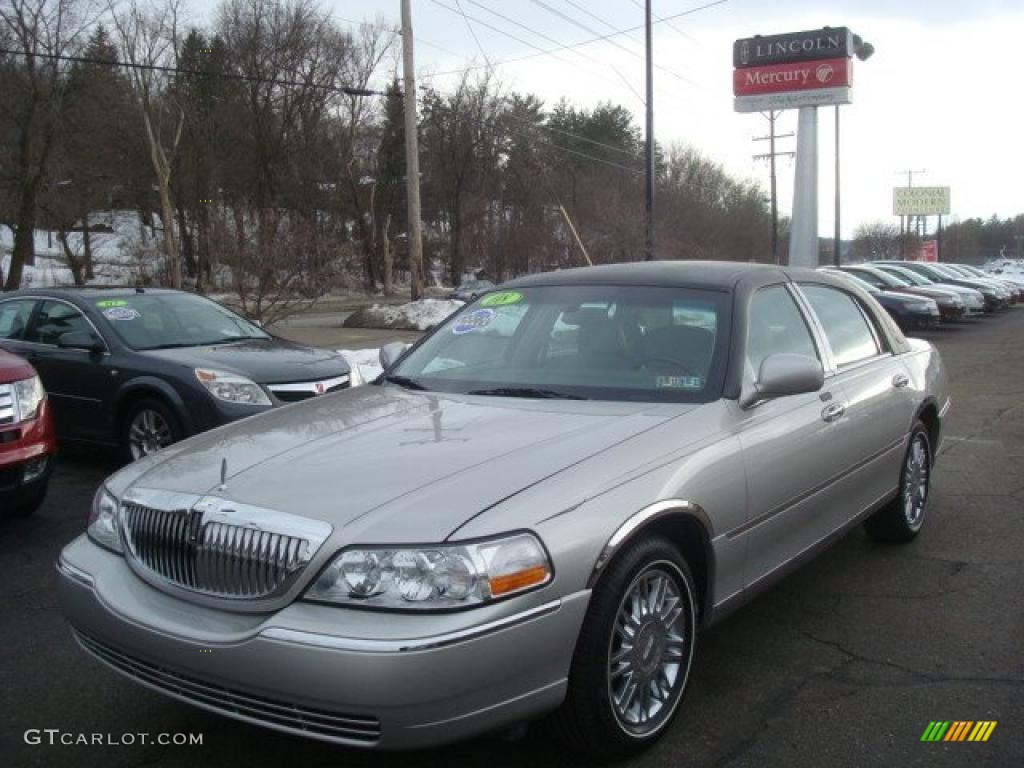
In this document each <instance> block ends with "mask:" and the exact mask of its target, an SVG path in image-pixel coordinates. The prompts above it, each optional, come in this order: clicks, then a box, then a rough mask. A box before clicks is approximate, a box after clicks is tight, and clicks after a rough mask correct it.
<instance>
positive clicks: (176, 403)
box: [113, 376, 193, 437]
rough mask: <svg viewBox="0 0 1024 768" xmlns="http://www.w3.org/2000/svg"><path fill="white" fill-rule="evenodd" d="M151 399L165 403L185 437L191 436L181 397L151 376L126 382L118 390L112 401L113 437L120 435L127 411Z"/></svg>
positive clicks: (185, 409)
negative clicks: (136, 404) (138, 403)
mask: <svg viewBox="0 0 1024 768" xmlns="http://www.w3.org/2000/svg"><path fill="white" fill-rule="evenodd" d="M146 398H153V399H156V400H160V401H162V402H164V403H166V404H167V405H168V406H169V407H170V408H171V409H172V410H173V411H174V415H175V416H176V417H177V419H178V422H179V423H180V424H181V427H182V429H183V430H184V431H185V434H186V435H190V434H192V431H193V430H192V420H191V419H190V418H189V415H188V409H187V408H186V407H185V401H184V400H182V399H181V395H179V394H178V393H177V391H175V389H174V387H172V386H171V385H170V384H168V383H167V382H166V381H164V380H162V379H158V378H155V377H152V376H142V377H139V378H137V379H132V380H131V381H129V382H127V383H126V384H125V385H124V386H122V387H121V389H119V390H118V392H117V395H116V397H115V399H114V425H113V427H114V431H115V437H117V436H118V435H119V434H120V431H121V427H122V426H123V425H124V420H125V418H126V417H127V415H128V411H129V409H130V408H131V407H132V406H133V405H134V404H135V403H137V402H139V401H140V400H145V399H146Z"/></svg>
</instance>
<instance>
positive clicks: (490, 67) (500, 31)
mask: <svg viewBox="0 0 1024 768" xmlns="http://www.w3.org/2000/svg"><path fill="white" fill-rule="evenodd" d="M431 2H432V3H434V5H437V6H439V7H441V8H444V9H445V10H446V11H449V12H451V13H456V14H458V15H459V16H462V17H463V19H465V20H467V24H468V22H469V21H470V20H472V21H474V22H476V23H477V24H480V25H481V26H483V27H486V28H487V29H490V30H492V31H494V32H497V33H498V34H499V35H504V36H505V37H507V38H509V39H511V40H515V41H516V42H517V43H522V44H523V45H525V46H527V47H529V48H533V49H534V50H535V51H537V52H538V53H537V54H535V55H537V56H540V55H547V54H549V53H550V54H551V55H553V56H555V58H557V59H558V60H559V61H563V62H565V63H566V64H569V65H570V66H575V65H574V64H573V62H571V61H569V60H567V59H565V58H563V57H561V56H558V55H557V53H558V51H557V50H554V51H546V50H545V49H543V48H541V47H540V46H539V45H535V44H533V43H531V42H529V41H527V40H523V38H521V37H518V36H516V35H513V34H512V33H511V32H508V31H506V30H503V29H501V28H500V27H496V26H494V25H493V24H490V23H488V22H486V21H484V20H483V19H480V18H478V17H476V16H470V15H469V14H467V13H465V12H463V11H462V10H461V9H455V8H452V7H451V6H450V5H445V4H444V3H442V2H440V0H431ZM488 10H489V9H488ZM492 13H495V12H494V11H492ZM496 15H500V14H496ZM527 29H529V28H527ZM530 31H531V32H533V30H530ZM533 33H534V34H539V33H537V32H533ZM477 44H478V45H479V41H478V42H477ZM569 48H571V46H561V49H566V50H567V49H569ZM487 62H488V63H487V64H485V65H484V66H485V67H486V68H487V70H488V71H493V70H494V67H495V66H497V64H495V63H494V62H491V61H490V60H489V59H488V60H487ZM479 68H480V67H473V66H470V67H465V68H463V69H459V70H454V72H469V71H471V70H473V69H479ZM441 74H451V73H449V72H443V73H441ZM620 77H621V75H620ZM627 85H628V83H627ZM630 88H631V90H632V87H631V86H630ZM634 93H636V91H634Z"/></svg>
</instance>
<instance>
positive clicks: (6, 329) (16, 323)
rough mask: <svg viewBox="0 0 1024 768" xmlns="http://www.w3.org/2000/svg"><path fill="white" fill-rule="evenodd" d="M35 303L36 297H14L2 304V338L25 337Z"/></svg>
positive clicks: (0, 317)
mask: <svg viewBox="0 0 1024 768" xmlns="http://www.w3.org/2000/svg"><path fill="white" fill-rule="evenodd" d="M35 305H36V300H35V299H12V300H11V301H5V302H3V303H2V304H0V339H10V340H11V341H21V340H22V339H24V338H25V331H26V330H27V328H28V319H29V317H31V315H32V308H33V307H34V306H35Z"/></svg>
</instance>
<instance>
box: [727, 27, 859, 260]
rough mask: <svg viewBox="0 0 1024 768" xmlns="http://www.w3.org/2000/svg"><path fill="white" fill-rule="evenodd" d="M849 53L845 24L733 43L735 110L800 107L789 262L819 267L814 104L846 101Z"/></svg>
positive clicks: (849, 38)
mask: <svg viewBox="0 0 1024 768" xmlns="http://www.w3.org/2000/svg"><path fill="white" fill-rule="evenodd" d="M853 54H854V41H853V34H852V33H851V32H850V30H849V29H847V28H846V27H825V28H824V29H815V30H809V31H806V32H794V33H790V34H785V35H770V36H761V35H758V36H755V37H751V38H745V39H742V40H737V41H736V42H735V43H734V44H733V66H734V67H735V69H734V70H733V94H734V96H735V97H736V99H735V110H736V111H737V112H763V111H766V110H777V109H799V110H800V117H799V123H798V127H797V148H796V182H795V187H794V190H793V213H792V220H791V223H790V236H789V264H790V265H791V266H802V267H816V266H818V107H819V106H821V105H831V104H849V103H850V102H851V88H852V85H853V62H852V59H851V57H852V56H853Z"/></svg>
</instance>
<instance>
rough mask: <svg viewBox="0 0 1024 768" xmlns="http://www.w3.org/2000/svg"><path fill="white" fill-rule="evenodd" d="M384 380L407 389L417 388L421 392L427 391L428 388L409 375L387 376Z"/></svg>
mask: <svg viewBox="0 0 1024 768" xmlns="http://www.w3.org/2000/svg"><path fill="white" fill-rule="evenodd" d="M384 381H386V382H388V383H389V384H397V385H398V386H400V387H405V388H406V389H415V390H417V391H420V392H426V391H427V388H426V387H425V386H423V385H422V384H420V383H419V382H418V381H416V379H411V378H409V377H408V376H385V377H384Z"/></svg>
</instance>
